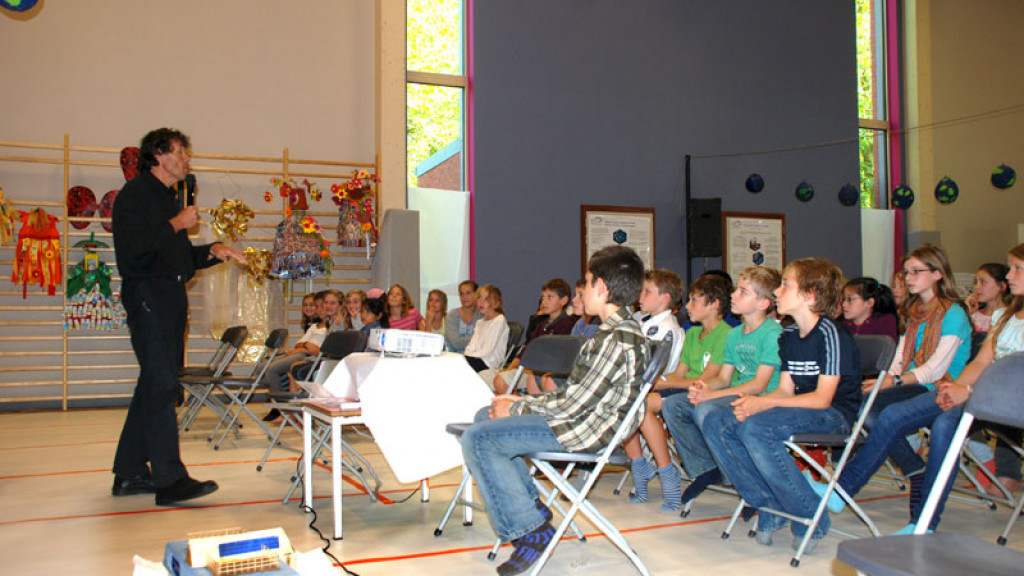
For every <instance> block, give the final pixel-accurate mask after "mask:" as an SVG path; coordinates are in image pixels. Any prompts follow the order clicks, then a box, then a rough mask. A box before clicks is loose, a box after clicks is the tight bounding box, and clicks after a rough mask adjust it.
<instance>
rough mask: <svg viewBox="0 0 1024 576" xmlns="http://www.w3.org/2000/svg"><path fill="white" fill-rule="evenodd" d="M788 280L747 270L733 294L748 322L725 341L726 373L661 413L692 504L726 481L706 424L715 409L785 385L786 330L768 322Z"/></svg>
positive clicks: (735, 307)
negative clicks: (782, 349)
mask: <svg viewBox="0 0 1024 576" xmlns="http://www.w3.org/2000/svg"><path fill="white" fill-rule="evenodd" d="M781 280H782V278H781V276H780V275H779V272H778V271H777V270H775V269H772V268H763V267H760V266H752V267H750V268H747V269H746V270H744V271H743V272H742V273H741V274H740V277H739V280H738V281H737V284H736V290H735V291H734V292H733V293H732V312H733V314H736V315H737V316H739V317H740V318H742V320H743V322H742V324H740V325H739V326H736V327H735V328H733V329H731V330H730V331H729V334H728V336H727V337H726V341H725V358H724V364H722V369H721V370H720V371H719V372H718V374H717V375H716V376H715V377H713V378H708V379H700V380H697V381H696V382H693V383H692V385H691V386H690V393H689V394H688V395H687V396H683V395H676V396H672V397H671V398H666V399H665V402H664V404H663V405H662V409H661V411H662V412H661V413H662V417H663V418H664V419H665V424H666V425H668V429H669V431H670V432H671V433H672V438H673V439H674V440H675V443H676V451H677V452H679V457H680V458H681V459H682V461H683V466H684V467H685V468H686V471H687V472H688V473H689V474H690V475H691V476H692V477H693V482H691V483H690V485H689V486H688V487H687V488H686V492H684V493H683V495H682V502H683V504H684V505H685V506H686V507H687V509H688V508H689V506H690V504H691V502H692V501H693V500H694V499H695V498H696V497H697V496H699V495H700V493H701V492H703V491H704V490H705V489H706V488H707V487H708V486H710V485H712V484H718V483H721V482H722V481H723V478H722V473H721V472H720V471H719V469H718V466H717V464H716V463H715V460H714V457H713V456H712V455H711V450H710V449H709V448H708V445H707V443H706V442H705V441H704V434H703V432H701V429H700V424H701V422H703V420H704V416H705V415H706V414H707V413H708V412H709V411H711V410H716V409H727V410H731V409H732V408H731V406H730V405H729V404H730V402H732V401H733V400H734V399H735V398H736V396H737V395H739V394H740V393H743V394H748V395H758V394H763V393H765V392H770V391H772V390H774V389H775V388H776V387H777V386H778V385H779V334H781V333H782V327H781V326H779V324H778V323H777V322H775V321H774V320H772V319H771V318H768V313H769V312H770V311H771V309H772V307H773V301H774V296H773V292H774V290H775V289H776V288H778V287H779V284H780V282H781Z"/></svg>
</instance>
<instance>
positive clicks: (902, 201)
mask: <svg viewBox="0 0 1024 576" xmlns="http://www.w3.org/2000/svg"><path fill="white" fill-rule="evenodd" d="M913 205H914V190H913V189H912V188H911V187H910V186H907V185H906V184H900V185H899V186H897V187H896V189H895V190H893V191H892V207H893V208H899V209H900V210H906V209H907V208H910V207H911V206H913Z"/></svg>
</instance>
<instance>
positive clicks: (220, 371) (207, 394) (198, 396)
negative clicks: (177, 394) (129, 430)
mask: <svg viewBox="0 0 1024 576" xmlns="http://www.w3.org/2000/svg"><path fill="white" fill-rule="evenodd" d="M225 334H226V335H227V336H228V337H227V340H228V342H227V347H226V351H225V352H224V353H223V354H221V356H220V359H219V361H218V362H217V365H216V366H215V367H214V371H213V374H210V375H198V374H196V375H190V376H181V377H179V378H178V382H179V383H180V384H181V387H182V389H184V391H185V392H186V393H187V397H186V399H185V403H184V404H183V406H182V408H181V410H180V411H179V416H178V431H179V432H185V431H187V430H188V429H189V428H190V427H191V426H192V424H193V423H194V422H195V420H196V417H197V416H198V415H199V412H200V411H201V410H202V409H203V406H206V407H207V408H209V409H210V410H211V411H213V413H214V414H216V415H217V417H218V418H220V417H221V416H223V415H224V413H225V411H226V410H227V405H226V404H225V403H224V402H223V401H222V400H220V399H219V398H216V397H215V396H214V395H213V390H214V388H215V387H216V381H217V380H218V379H219V378H223V377H224V376H226V375H228V374H230V372H229V371H228V369H229V368H230V366H231V363H232V362H234V361H235V357H236V356H237V355H238V349H239V348H240V347H241V346H242V344H244V343H245V339H246V337H247V336H248V335H249V330H248V329H247V328H246V327H245V326H233V327H231V328H229V329H228V330H226V331H225ZM222 338H223V336H222Z"/></svg>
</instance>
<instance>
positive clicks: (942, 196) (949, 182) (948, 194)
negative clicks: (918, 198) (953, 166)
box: [935, 176, 960, 204]
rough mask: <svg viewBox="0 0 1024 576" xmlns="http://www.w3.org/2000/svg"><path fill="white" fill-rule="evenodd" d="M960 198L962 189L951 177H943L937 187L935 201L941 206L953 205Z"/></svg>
mask: <svg viewBox="0 0 1024 576" xmlns="http://www.w3.org/2000/svg"><path fill="white" fill-rule="evenodd" d="M959 196H960V187H959V186H957V184H956V182H955V181H954V180H953V179H952V178H950V177H949V176H943V177H942V180H939V183H938V185H937V186H935V199H936V200H938V201H939V203H940V204H952V203H953V202H956V199H957V198H958V197H959Z"/></svg>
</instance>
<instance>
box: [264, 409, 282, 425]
mask: <svg viewBox="0 0 1024 576" xmlns="http://www.w3.org/2000/svg"><path fill="white" fill-rule="evenodd" d="M280 417H281V411H280V410H278V409H277V408H271V409H270V412H267V415H266V416H264V417H263V421H264V422H273V421H274V420H277V419H278V418H280Z"/></svg>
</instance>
